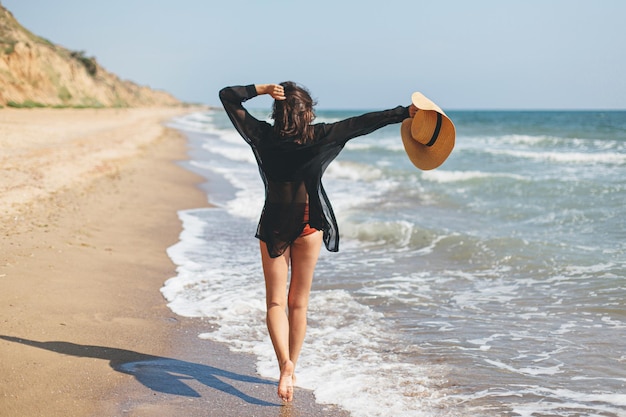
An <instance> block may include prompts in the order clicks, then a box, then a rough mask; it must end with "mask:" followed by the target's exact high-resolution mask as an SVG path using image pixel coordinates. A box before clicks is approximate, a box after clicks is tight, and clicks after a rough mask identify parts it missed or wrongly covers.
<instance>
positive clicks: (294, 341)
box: [287, 232, 322, 368]
mask: <svg viewBox="0 0 626 417" xmlns="http://www.w3.org/2000/svg"><path fill="white" fill-rule="evenodd" d="M321 245H322V232H315V233H313V234H310V235H308V236H304V237H301V238H298V239H296V240H295V241H294V242H293V244H292V245H291V282H290V283H289V296H288V301H287V306H288V311H289V359H290V360H291V362H293V365H294V368H295V366H296V363H297V362H298V358H299V357H300V351H301V350H302V344H303V343H304V336H305V334H306V326H307V310H308V307H309V295H310V294H311V284H312V283H313V274H314V272H315V266H316V265H317V259H318V257H319V254H320V248H321Z"/></svg>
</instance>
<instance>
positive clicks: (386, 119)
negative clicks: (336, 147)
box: [318, 106, 409, 143]
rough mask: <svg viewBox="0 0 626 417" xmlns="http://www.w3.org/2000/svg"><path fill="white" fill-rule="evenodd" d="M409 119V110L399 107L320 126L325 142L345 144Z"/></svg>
mask: <svg viewBox="0 0 626 417" xmlns="http://www.w3.org/2000/svg"><path fill="white" fill-rule="evenodd" d="M407 117H409V108H408V107H404V106H398V107H395V108H393V109H389V110H382V111H375V112H370V113H365V114H362V115H361V116H355V117H350V118H348V119H345V120H341V121H339V122H335V123H328V124H321V125H318V126H319V128H320V129H321V130H322V133H321V136H323V137H324V139H323V140H324V141H327V142H330V141H333V142H338V143H345V142H347V141H348V140H350V139H353V138H356V137H358V136H363V135H367V134H369V133H372V132H374V131H375V130H378V129H380V128H382V127H385V126H387V125H390V124H394V123H401V122H402V121H403V120H404V119H406V118H407Z"/></svg>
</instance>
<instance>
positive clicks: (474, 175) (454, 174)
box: [422, 169, 526, 183]
mask: <svg viewBox="0 0 626 417" xmlns="http://www.w3.org/2000/svg"><path fill="white" fill-rule="evenodd" d="M422 178H424V179H425V180H429V181H436V182H440V183H448V182H462V181H471V180H475V179H485V178H509V179H512V180H516V181H525V180H526V178H525V177H524V176H522V175H517V174H509V173H504V172H484V171H446V170H443V169H442V170H433V171H424V172H423V173H422Z"/></svg>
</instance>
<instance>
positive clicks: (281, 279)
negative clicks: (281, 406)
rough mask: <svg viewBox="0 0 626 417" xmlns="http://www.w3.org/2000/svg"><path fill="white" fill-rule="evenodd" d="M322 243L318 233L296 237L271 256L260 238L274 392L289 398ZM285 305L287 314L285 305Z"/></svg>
mask: <svg viewBox="0 0 626 417" xmlns="http://www.w3.org/2000/svg"><path fill="white" fill-rule="evenodd" d="M321 244H322V233H321V232H316V233H313V234H311V235H309V236H305V237H302V238H298V239H296V241H295V242H294V243H293V244H292V245H291V247H290V248H289V249H287V250H286V251H285V253H284V254H283V255H282V256H279V257H277V258H271V257H270V256H269V254H268V252H267V247H266V246H265V243H264V242H261V258H262V262H263V273H264V275H265V290H266V302H267V328H268V330H269V333H270V338H271V339H272V344H273V346H274V351H275V353H276V358H277V359H278V364H279V367H280V379H279V381H278V396H279V397H280V398H281V399H283V400H285V401H292V400H293V384H294V380H295V376H294V370H295V364H296V362H297V360H298V357H299V355H300V350H301V349H302V343H303V342H304V336H305V333H306V312H307V307H308V301H309V293H310V291H311V283H312V281H313V272H314V270H315V265H316V263H317V258H318V256H319V252H320V247H321ZM290 263H291V268H292V271H291V283H290V285H289V298H288V300H289V301H287V290H286V287H287V278H288V274H289V264H290ZM287 304H288V305H289V315H287V312H286V307H287Z"/></svg>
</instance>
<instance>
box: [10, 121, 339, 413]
mask: <svg viewBox="0 0 626 417" xmlns="http://www.w3.org/2000/svg"><path fill="white" fill-rule="evenodd" d="M20 112H25V113H20ZM53 112H54V113H53V114H51V111H47V110H39V109H38V110H9V111H8V112H7V109H2V110H0V133H5V134H6V132H10V136H7V135H5V136H4V139H3V140H4V141H5V143H6V141H8V140H10V139H11V140H14V141H15V140H19V146H17V145H16V142H12V143H13V145H15V146H14V147H13V148H8V147H5V148H4V149H5V150H6V149H9V152H7V153H3V154H2V155H0V160H2V161H3V165H2V167H0V173H6V172H9V173H10V174H11V175H12V176H13V179H16V178H18V177H19V179H21V181H22V182H21V183H20V182H19V181H15V182H13V183H9V182H7V181H5V182H0V190H2V191H3V192H4V191H6V189H7V184H8V185H9V186H13V188H12V189H11V190H10V193H12V196H13V197H12V199H11V200H10V207H7V204H6V200H5V203H4V204H3V205H1V206H0V220H1V221H2V224H3V233H2V238H1V239H0V253H1V254H2V255H1V258H0V259H1V262H0V285H2V291H1V292H0V317H2V319H1V320H0V357H2V361H1V362H0V375H2V376H1V377H0V378H1V379H2V383H1V384H0V416H5V415H6V416H13V415H20V416H22V417H29V416H42V415H45V416H67V415H72V416H102V415H106V416H122V415H124V416H140V415H150V416H157V417H158V416H161V415H162V416H166V415H167V416H171V415H176V414H178V415H186V416H195V415H198V416H200V415H202V416H206V415H215V416H223V415H226V414H225V412H226V413H227V414H228V415H255V416H266V415H267V416H270V415H271V416H276V415H281V416H290V415H293V416H297V415H306V416H326V415H327V416H337V415H346V416H347V415H348V414H343V412H342V411H340V410H338V409H336V408H335V407H333V406H325V405H319V404H316V403H315V402H314V397H313V395H312V393H311V392H309V391H306V390H302V389H298V391H297V397H296V401H295V402H294V404H293V405H290V406H282V404H281V403H280V402H279V401H278V399H277V397H276V392H275V389H276V385H275V384H276V381H274V380H268V379H264V378H260V377H259V376H258V375H257V374H256V371H255V359H254V358H253V357H252V356H247V355H243V354H239V353H237V354H234V353H232V352H230V351H229V350H228V348H227V347H226V346H224V345H221V344H218V343H215V342H210V341H207V340H202V339H200V338H198V337H197V335H198V334H199V333H201V332H203V331H206V330H207V324H206V323H205V322H204V321H203V320H200V319H187V318H184V317H179V316H176V315H175V314H174V313H172V312H171V311H170V310H169V309H168V308H167V306H166V300H165V299H164V298H163V297H162V295H161V293H160V291H159V290H160V288H161V287H162V285H163V283H164V282H165V280H166V279H168V278H170V277H172V276H174V275H175V273H176V272H175V265H174V264H173V263H172V261H171V260H170V259H169V257H168V256H167V253H166V249H167V248H168V247H169V246H171V245H173V244H174V243H176V242H177V240H178V235H179V233H180V231H181V223H180V220H179V219H178V216H177V212H178V211H179V210H184V209H191V208H200V207H208V206H209V204H208V202H207V197H206V194H205V193H203V192H202V191H201V189H200V188H201V187H200V183H201V182H202V181H203V179H202V178H201V177H200V176H198V175H196V174H194V173H192V172H191V171H189V170H187V169H185V168H183V167H182V166H181V162H183V161H185V160H186V159H187V156H186V155H187V151H188V146H189V143H188V140H187V138H186V137H185V136H184V134H183V133H181V132H178V131H176V130H173V129H169V128H165V127H163V126H162V123H163V122H164V120H167V119H170V118H171V117H174V116H175V115H176V114H183V113H189V112H190V110H189V109H178V110H172V109H169V110H167V111H165V110H163V109H161V110H159V109H140V110H137V111H135V110H131V111H129V112H127V111H122V112H118V113H117V114H116V113H115V111H107V110H105V111H102V110H98V111H93V112H91V111H89V112H85V111H84V110H78V111H72V110H53ZM80 112H83V113H80ZM138 114H141V115H142V116H141V117H140V118H139V119H137V117H139V116H137V115H138ZM28 120H32V123H29V124H28V125H25V123H28ZM68 129H69V130H68ZM38 135H39V136H38ZM46 135H47V136H46ZM103 139H105V140H103ZM94 157H96V159H92V158H94ZM3 158H4V159H3ZM98 158H99V159H98ZM9 159H10V161H11V163H12V165H7V164H5V163H4V162H5V161H7V160H9ZM86 162H88V163H86ZM7 167H8V168H7ZM42 167H44V168H45V170H43V169H42ZM16 173H17V174H19V175H16ZM48 173H50V176H47V174H48ZM28 175H31V176H30V177H29V176H28ZM5 178H6V177H5ZM33 181H34V182H33ZM37 181H42V182H45V181H48V182H47V183H45V184H42V185H41V186H40V187H39V188H37V187H34V185H37ZM18 185H23V190H21V191H25V192H24V193H21V194H20V190H19V186H18ZM2 186H4V188H2ZM44 186H45V187H44ZM33 187H34V188H35V190H34V191H37V192H39V191H41V190H43V192H41V193H39V194H37V192H32V191H33ZM24 196H27V197H24Z"/></svg>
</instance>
